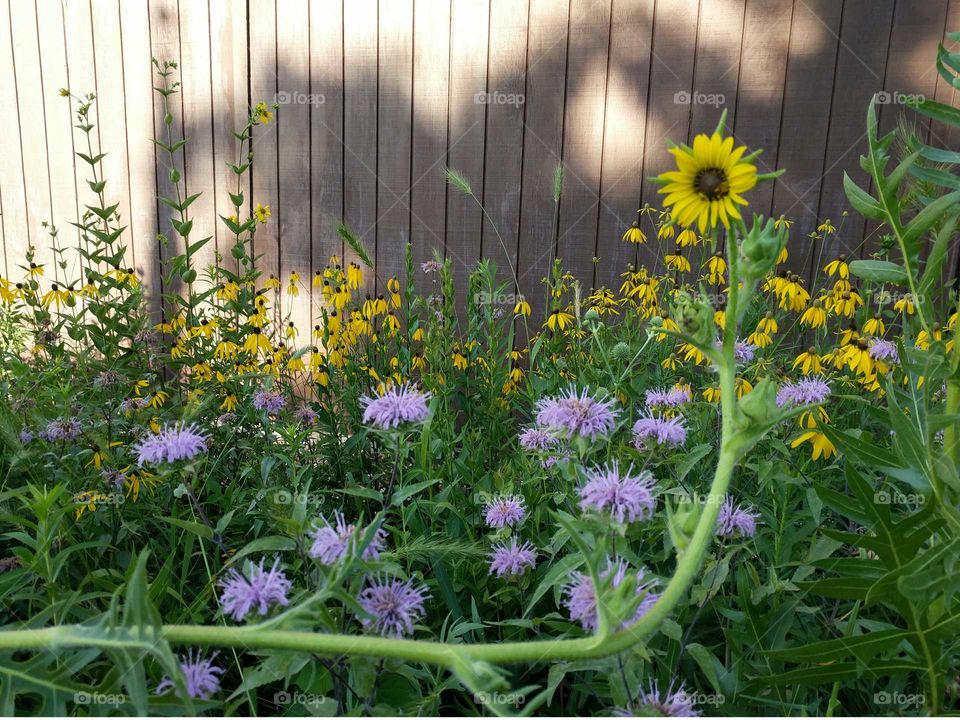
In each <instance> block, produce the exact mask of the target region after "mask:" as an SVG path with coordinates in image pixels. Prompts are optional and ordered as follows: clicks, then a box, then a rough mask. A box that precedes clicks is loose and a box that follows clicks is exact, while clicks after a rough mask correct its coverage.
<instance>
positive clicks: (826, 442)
mask: <svg viewBox="0 0 960 720" xmlns="http://www.w3.org/2000/svg"><path fill="white" fill-rule="evenodd" d="M805 442H809V443H810V448H811V451H810V459H812V460H819V459H820V458H823V459H824V460H829V459H830V458H831V457H832V456H834V455H836V454H837V448H835V447H834V445H833V443H832V442H830V439H829V438H828V437H827V436H826V435H824V434H823V433H822V432H820V431H819V430H808V431H807V432H805V433H803V434H802V435H800V436H799V437H798V438H797V439H796V440H794V441H793V442H792V443H790V447H792V448H795V447H799V446H800V445H802V444H803V443H805Z"/></svg>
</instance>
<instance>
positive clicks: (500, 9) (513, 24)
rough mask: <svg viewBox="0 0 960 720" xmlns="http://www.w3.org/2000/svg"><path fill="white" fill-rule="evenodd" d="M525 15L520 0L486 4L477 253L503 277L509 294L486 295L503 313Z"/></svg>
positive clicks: (519, 141)
mask: <svg viewBox="0 0 960 720" xmlns="http://www.w3.org/2000/svg"><path fill="white" fill-rule="evenodd" d="M527 18H528V7H527V2H524V0H494V2H492V3H491V5H490V62H489V66H490V78H489V81H488V83H487V85H488V88H489V90H488V95H487V103H488V107H487V124H486V135H487V137H493V138H497V142H495V143H486V148H485V150H486V156H485V160H484V171H483V175H484V183H483V204H484V207H485V208H486V209H487V213H488V214H489V215H490V218H489V220H487V221H486V222H484V224H483V227H482V231H481V233H480V254H481V256H482V257H484V258H488V259H490V260H491V261H492V262H493V263H494V264H495V265H496V267H497V281H498V282H501V283H508V286H507V290H506V292H507V293H508V297H504V298H490V300H491V301H494V302H498V303H500V304H501V305H502V307H501V309H502V310H503V311H504V312H507V313H509V312H511V311H512V310H513V305H514V301H512V298H510V297H509V295H512V294H513V293H514V292H516V291H518V289H519V288H518V287H517V284H518V283H517V280H518V278H517V235H518V230H519V218H520V171H521V167H522V164H523V152H524V147H523V115H524V110H523V101H522V100H521V98H524V93H525V82H524V79H525V78H524V73H525V71H526V57H527ZM524 99H525V98H524ZM508 305H509V307H508Z"/></svg>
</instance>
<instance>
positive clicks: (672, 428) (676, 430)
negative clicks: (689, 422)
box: [633, 413, 687, 451]
mask: <svg viewBox="0 0 960 720" xmlns="http://www.w3.org/2000/svg"><path fill="white" fill-rule="evenodd" d="M651 441H652V442H654V443H657V444H658V445H673V446H675V447H679V446H680V445H683V444H684V443H685V442H686V441H687V428H686V426H685V425H684V424H683V418H682V417H680V416H676V417H672V418H666V417H661V416H659V415H654V414H653V413H650V414H649V415H642V416H641V417H640V419H639V420H637V422H635V423H634V425H633V445H634V447H636V448H637V450H641V451H642V450H645V449H646V448H647V447H648V446H649V444H650V442H651Z"/></svg>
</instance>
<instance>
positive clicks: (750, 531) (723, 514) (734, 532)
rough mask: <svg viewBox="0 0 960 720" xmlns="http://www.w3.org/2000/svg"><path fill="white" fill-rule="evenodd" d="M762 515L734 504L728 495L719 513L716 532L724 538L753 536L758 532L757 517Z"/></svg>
mask: <svg viewBox="0 0 960 720" xmlns="http://www.w3.org/2000/svg"><path fill="white" fill-rule="evenodd" d="M759 517H760V516H759V515H757V514H756V513H753V512H750V511H749V509H746V510H745V509H743V508H741V507H740V506H739V505H736V504H734V502H733V498H732V497H730V496H727V498H726V499H725V500H724V501H723V505H722V506H721V507H720V512H719V514H718V515H717V528H716V534H717V535H718V536H720V537H724V538H733V537H753V536H754V535H756V534H757V518H759Z"/></svg>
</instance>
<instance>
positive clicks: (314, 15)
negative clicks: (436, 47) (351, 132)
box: [310, 0, 344, 324]
mask: <svg viewBox="0 0 960 720" xmlns="http://www.w3.org/2000/svg"><path fill="white" fill-rule="evenodd" d="M310 83H311V85H310V92H311V93H312V94H313V96H314V99H315V100H316V104H315V105H314V106H313V107H312V108H311V115H310V153H311V162H310V179H311V213H312V215H311V243H312V250H311V252H312V266H311V278H312V277H313V275H314V274H315V273H317V272H320V273H322V272H323V269H324V267H326V264H327V262H328V261H329V259H330V257H331V256H332V255H338V256H340V257H341V258H343V241H342V240H341V239H340V236H339V235H337V225H338V224H339V223H340V221H341V219H342V218H343V182H344V180H343V163H344V144H343V14H342V4H341V3H339V2H330V1H329V0H311V3H310ZM311 298H312V300H313V313H312V320H311V321H312V322H313V323H314V324H316V323H318V322H319V318H320V317H321V315H320V307H321V305H322V304H323V294H322V289H321V288H314V287H312V281H311Z"/></svg>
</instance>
